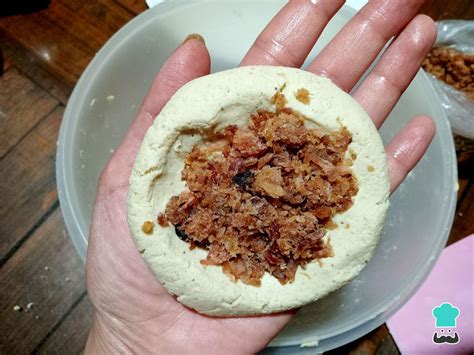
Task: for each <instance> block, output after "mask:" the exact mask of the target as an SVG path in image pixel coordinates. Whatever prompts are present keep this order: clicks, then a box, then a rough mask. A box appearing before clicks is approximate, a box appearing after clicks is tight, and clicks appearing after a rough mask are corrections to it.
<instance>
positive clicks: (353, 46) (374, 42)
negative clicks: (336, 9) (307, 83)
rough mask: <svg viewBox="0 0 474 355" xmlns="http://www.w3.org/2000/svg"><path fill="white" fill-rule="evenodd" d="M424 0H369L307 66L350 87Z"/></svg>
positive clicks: (345, 86)
mask: <svg viewBox="0 0 474 355" xmlns="http://www.w3.org/2000/svg"><path fill="white" fill-rule="evenodd" d="M422 3H423V0H374V1H371V2H369V3H368V4H367V5H366V6H365V7H364V8H363V9H362V10H361V11H360V12H359V13H357V15H355V16H354V18H353V19H352V20H351V21H349V23H348V24H347V25H346V26H345V27H344V28H343V29H342V30H341V31H340V32H339V33H338V34H337V35H336V37H334V39H333V40H332V41H331V42H330V43H329V44H328V45H327V46H326V47H325V48H324V49H323V50H322V51H321V53H320V54H319V55H318V56H317V57H316V59H315V60H314V61H313V62H312V63H311V65H310V66H309V67H308V70H309V71H311V72H313V73H315V74H319V75H323V76H326V77H329V78H330V79H331V80H332V81H333V82H334V83H335V84H336V85H338V86H339V87H340V88H341V89H343V90H346V91H350V90H351V89H352V87H353V86H354V85H355V84H356V83H357V81H358V80H359V78H360V77H361V76H362V74H363V73H364V72H365V71H366V70H367V68H368V67H369V66H370V64H371V63H372V62H373V61H374V59H375V58H376V57H377V55H378V53H379V52H380V50H381V49H382V48H383V46H384V45H385V44H386V43H387V41H388V40H389V39H390V38H391V37H392V36H394V35H396V34H397V33H398V32H400V31H401V30H402V29H403V28H404V27H405V26H406V24H407V23H408V22H409V21H410V20H411V19H412V18H413V17H414V16H415V14H416V12H417V10H418V8H419V7H420V5H421V4H422Z"/></svg>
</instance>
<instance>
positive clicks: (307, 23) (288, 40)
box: [241, 0, 344, 67]
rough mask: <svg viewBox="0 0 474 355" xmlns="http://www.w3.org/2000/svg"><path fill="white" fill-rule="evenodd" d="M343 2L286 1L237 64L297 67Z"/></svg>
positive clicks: (336, 0) (328, 0)
mask: <svg viewBox="0 0 474 355" xmlns="http://www.w3.org/2000/svg"><path fill="white" fill-rule="evenodd" d="M343 4H344V0H294V1H290V2H289V3H288V4H287V5H286V6H285V7H283V9H281V10H280V12H279V13H278V14H277V15H276V16H275V17H274V18H273V19H272V21H271V22H270V23H269V24H268V25H267V27H265V29H264V30H263V32H262V33H261V34H260V35H259V36H258V38H257V39H256V41H255V43H254V44H253V45H252V47H251V48H250V49H249V51H248V52H247V54H246V56H245V57H244V59H243V60H242V62H241V65H281V66H287V67H300V66H301V65H302V64H303V62H304V61H305V59H306V57H307V56H308V54H309V52H310V51H311V49H312V48H313V46H314V44H315V43H316V40H317V39H318V38H319V36H320V34H321V32H322V31H323V29H324V27H326V25H327V23H328V22H329V20H330V19H331V18H332V17H333V16H334V14H335V13H336V12H337V10H339V8H340V7H341V6H342V5H343Z"/></svg>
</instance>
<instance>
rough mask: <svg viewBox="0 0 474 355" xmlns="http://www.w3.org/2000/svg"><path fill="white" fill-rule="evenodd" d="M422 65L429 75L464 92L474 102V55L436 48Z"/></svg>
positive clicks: (445, 48)
mask: <svg viewBox="0 0 474 355" xmlns="http://www.w3.org/2000/svg"><path fill="white" fill-rule="evenodd" d="M422 65H423V69H425V70H426V71H427V72H428V73H431V74H433V75H435V76H436V77H437V78H438V79H439V80H442V81H444V82H445V83H446V84H449V85H451V86H452V87H454V88H455V89H457V90H460V91H463V92H464V93H465V94H466V95H467V96H468V97H469V98H470V99H471V100H474V54H465V53H461V52H458V51H455V50H454V49H451V48H447V47H435V48H433V49H432V50H431V51H430V53H429V54H428V55H427V56H426V58H425V60H424V61H423V64H422Z"/></svg>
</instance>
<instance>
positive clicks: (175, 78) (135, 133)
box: [104, 35, 210, 184]
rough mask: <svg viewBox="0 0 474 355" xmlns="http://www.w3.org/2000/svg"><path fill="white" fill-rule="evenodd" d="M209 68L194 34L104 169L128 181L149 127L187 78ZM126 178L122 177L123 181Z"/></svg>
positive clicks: (165, 70) (175, 56) (172, 60)
mask: <svg viewBox="0 0 474 355" xmlns="http://www.w3.org/2000/svg"><path fill="white" fill-rule="evenodd" d="M209 72H210V57H209V52H208V51H207V49H206V46H205V44H204V41H203V40H202V38H201V39H200V36H196V35H194V36H193V37H191V38H190V39H188V40H186V41H185V42H184V43H183V44H182V45H181V46H180V47H178V48H177V49H176V50H175V52H174V53H173V54H172V55H171V57H170V58H168V60H167V61H166V62H165V64H164V65H163V67H162V68H161V70H160V72H159V73H158V75H157V77H156V78H155V80H154V81H153V84H152V86H151V88H150V91H149V92H148V95H147V96H146V98H145V100H144V102H143V105H142V107H141V108H140V110H139V112H138V115H137V118H136V119H135V121H134V122H133V123H132V125H131V127H130V129H129V130H128V132H127V134H126V136H125V139H124V140H123V141H122V143H121V144H120V146H119V147H118V148H117V150H116V151H115V153H114V155H113V156H112V159H111V160H110V162H109V164H108V165H107V167H106V169H105V170H104V174H106V175H107V174H109V175H112V176H113V180H114V182H116V183H117V184H121V183H127V184H128V178H129V176H130V170H131V168H132V166H133V162H134V161H135V157H136V155H137V153H138V150H139V149H140V145H141V142H142V140H143V137H144V136H145V133H146V131H147V130H148V128H149V127H150V126H151V124H152V123H153V121H154V119H155V117H156V115H157V114H158V113H159V112H160V111H161V109H162V108H163V106H164V105H165V104H166V102H167V101H168V100H169V99H170V97H171V96H172V95H173V94H174V93H175V92H176V90H178V89H179V88H180V87H181V86H183V85H184V84H186V83H187V82H188V81H190V80H193V79H195V78H198V77H200V76H203V75H207V74H209ZM122 180H123V181H122Z"/></svg>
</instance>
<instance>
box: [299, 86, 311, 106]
mask: <svg viewBox="0 0 474 355" xmlns="http://www.w3.org/2000/svg"><path fill="white" fill-rule="evenodd" d="M295 97H296V100H298V101H299V102H301V103H302V104H305V105H309V104H310V102H311V99H310V97H309V91H308V89H305V88H300V89H298V91H296V93H295Z"/></svg>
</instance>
